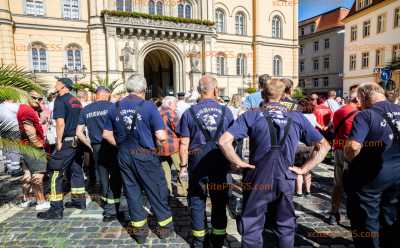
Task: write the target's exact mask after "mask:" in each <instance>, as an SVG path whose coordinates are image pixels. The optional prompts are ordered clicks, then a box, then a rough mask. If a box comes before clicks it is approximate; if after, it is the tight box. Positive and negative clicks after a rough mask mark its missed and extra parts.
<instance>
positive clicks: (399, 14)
mask: <svg viewBox="0 0 400 248" xmlns="http://www.w3.org/2000/svg"><path fill="white" fill-rule="evenodd" d="M393 18H394V20H393V21H394V23H393V27H394V28H398V27H400V7H399V8H396V9H395V10H394V17H393Z"/></svg>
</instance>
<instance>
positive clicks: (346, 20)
mask: <svg viewBox="0 0 400 248" xmlns="http://www.w3.org/2000/svg"><path fill="white" fill-rule="evenodd" d="M396 1H397V0H386V1H383V2H380V3H377V4H375V5H372V6H370V7H367V8H365V9H362V10H360V11H358V12H356V13H354V14H352V15H350V16H348V17H346V18H344V19H343V20H342V22H343V23H344V24H347V23H349V22H351V21H354V20H356V19H358V18H361V17H363V16H365V15H368V14H370V13H372V12H374V11H376V10H378V9H380V8H383V7H385V6H387V5H389V4H391V3H394V2H396Z"/></svg>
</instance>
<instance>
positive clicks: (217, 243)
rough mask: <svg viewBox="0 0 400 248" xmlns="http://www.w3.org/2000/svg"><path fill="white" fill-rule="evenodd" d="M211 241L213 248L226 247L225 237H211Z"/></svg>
mask: <svg viewBox="0 0 400 248" xmlns="http://www.w3.org/2000/svg"><path fill="white" fill-rule="evenodd" d="M210 240H211V245H212V247H213V248H222V247H223V246H224V241H225V235H211V237H210Z"/></svg>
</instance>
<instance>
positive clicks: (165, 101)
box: [161, 96, 178, 109]
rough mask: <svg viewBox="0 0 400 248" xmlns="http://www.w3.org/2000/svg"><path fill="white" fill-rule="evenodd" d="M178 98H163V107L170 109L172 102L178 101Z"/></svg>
mask: <svg viewBox="0 0 400 248" xmlns="http://www.w3.org/2000/svg"><path fill="white" fill-rule="evenodd" d="M177 101H178V100H177V99H176V97H174V96H166V97H164V99H163V100H162V104H161V108H163V109H170V108H171V104H173V103H176V102H177Z"/></svg>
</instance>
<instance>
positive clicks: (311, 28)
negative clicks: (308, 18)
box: [310, 24, 315, 33]
mask: <svg viewBox="0 0 400 248" xmlns="http://www.w3.org/2000/svg"><path fill="white" fill-rule="evenodd" d="M310 31H311V33H314V32H315V24H311V27H310Z"/></svg>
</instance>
